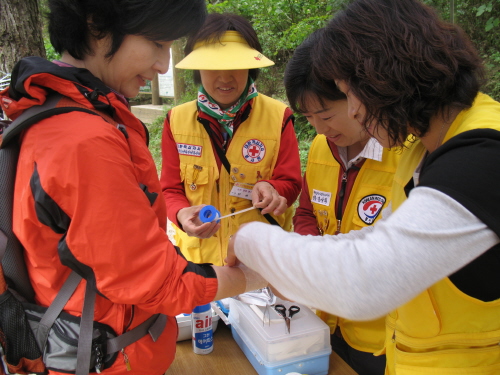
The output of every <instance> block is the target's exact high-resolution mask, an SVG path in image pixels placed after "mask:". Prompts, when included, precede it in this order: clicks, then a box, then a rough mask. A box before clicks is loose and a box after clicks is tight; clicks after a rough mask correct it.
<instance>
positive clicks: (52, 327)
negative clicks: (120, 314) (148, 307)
mask: <svg viewBox="0 0 500 375" xmlns="http://www.w3.org/2000/svg"><path fill="white" fill-rule="evenodd" d="M62 98H63V96H62V95H60V94H51V95H49V96H48V97H47V100H46V101H45V103H44V104H43V105H40V106H34V107H32V108H30V109H28V110H26V111H25V112H23V114H22V115H21V116H19V117H18V118H17V119H16V120H15V121H12V122H11V121H5V120H2V121H0V197H2V198H1V200H0V260H1V267H0V351H1V352H2V353H0V355H1V358H0V363H1V364H2V365H3V368H2V367H1V366H0V374H1V373H2V372H3V371H4V372H5V373H7V374H32V373H36V374H44V373H46V372H47V369H50V370H54V371H60V372H65V373H74V374H77V375H80V374H88V373H89V372H101V371H102V370H104V369H106V368H108V367H110V366H111V365H112V364H113V363H114V361H115V359H116V357H117V354H118V352H119V351H120V350H122V349H123V348H125V347H126V346H127V345H130V344H131V343H133V342H135V341H137V340H139V339H140V338H142V337H143V336H145V335H146V334H148V333H149V334H150V335H151V337H152V339H153V340H154V341H156V339H157V338H158V337H159V335H160V334H161V333H162V331H163V329H164V327H165V324H166V316H165V315H163V314H156V315H153V316H151V317H150V318H149V319H148V320H146V321H145V322H143V323H142V324H140V325H139V326H137V327H136V328H134V329H133V330H131V331H128V332H126V333H124V334H122V335H120V336H117V335H116V333H115V332H114V331H113V330H112V329H111V327H109V326H107V325H105V324H102V323H99V322H94V320H93V319H94V302H95V296H96V292H97V289H96V286H95V282H94V281H93V280H87V286H86V290H85V299H84V304H83V309H82V316H81V318H79V317H76V316H73V315H70V314H68V313H65V312H63V311H62V310H63V308H64V306H65V305H66V303H67V301H68V300H69V298H70V297H71V295H72V294H73V292H74V291H75V289H76V287H77V286H78V284H79V283H80V281H81V280H82V277H81V276H80V275H78V274H77V273H76V272H75V271H72V272H71V274H70V275H69V277H68V279H67V280H66V282H65V283H64V285H63V287H62V288H61V290H60V291H59V293H58V294H57V296H56V298H55V300H54V301H53V302H52V304H51V305H50V306H49V307H48V308H45V307H42V306H39V305H36V304H35V302H34V291H33V288H32V286H31V283H30V280H29V277H28V272H27V269H26V265H25V262H24V255H23V252H24V249H23V247H22V245H21V243H20V242H19V240H18V239H17V238H16V236H15V234H14V233H13V231H12V220H13V219H12V212H13V198H14V183H15V179H16V170H17V160H18V157H19V150H20V142H19V135H20V134H21V132H22V131H23V130H25V129H27V128H29V127H30V126H31V125H33V124H35V123H37V122H39V121H40V120H42V119H45V118H48V117H50V116H54V115H57V114H62V113H68V112H72V111H80V112H85V113H90V114H93V115H97V116H102V115H101V114H100V113H99V112H97V111H93V110H90V109H88V108H82V107H78V106H61V107H57V104H58V103H59V101H60V100H61V99H62ZM75 104H76V103H75ZM103 118H104V119H105V120H106V118H105V117H103ZM117 126H118V128H119V129H120V130H122V131H123V127H122V125H117ZM125 134H126V133H125Z"/></svg>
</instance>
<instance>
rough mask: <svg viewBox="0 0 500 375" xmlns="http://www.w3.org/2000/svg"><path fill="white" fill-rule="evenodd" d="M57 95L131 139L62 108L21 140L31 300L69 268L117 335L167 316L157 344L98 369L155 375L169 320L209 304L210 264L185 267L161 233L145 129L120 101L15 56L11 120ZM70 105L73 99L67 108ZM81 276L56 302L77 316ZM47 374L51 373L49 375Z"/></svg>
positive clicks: (45, 294) (1, 97) (81, 77)
mask: <svg viewBox="0 0 500 375" xmlns="http://www.w3.org/2000/svg"><path fill="white" fill-rule="evenodd" d="M48 90H54V91H57V92H59V93H61V94H63V95H64V96H66V97H69V98H71V99H72V100H73V101H75V102H77V103H78V105H80V106H83V107H88V108H91V109H95V108H98V109H99V110H102V111H104V112H106V113H108V114H109V115H110V116H112V118H113V120H114V121H116V122H117V123H119V124H123V125H125V129H126V133H127V135H128V138H127V137H125V136H124V132H121V131H120V130H118V129H117V127H116V126H115V125H112V124H110V123H109V122H107V121H105V120H104V119H103V118H102V117H101V116H95V115H92V114H87V113H81V112H70V113H67V114H61V115H56V116H53V117H51V118H48V119H44V120H42V121H40V122H39V123H37V124H35V125H33V126H32V127H31V128H29V129H28V130H27V131H26V132H25V133H24V135H23V138H22V147H21V154H20V157H19V165H18V170H17V173H18V174H17V177H16V186H15V198H14V201H15V204H14V231H15V233H16V235H17V236H18V237H19V239H20V240H21V242H22V244H23V245H24V247H25V249H26V254H25V259H26V263H27V267H28V272H29V275H30V278H31V280H32V284H33V286H34V289H35V294H36V300H37V303H39V304H41V305H43V306H48V305H49V304H50V303H51V302H52V300H53V299H54V297H55V296H56V294H57V292H58V291H59V289H60V288H61V286H62V284H63V282H64V281H65V279H66V278H67V276H68V274H69V273H70V268H71V269H73V270H76V271H77V273H79V274H80V275H82V276H83V277H84V278H86V279H89V278H94V279H95V281H96V285H97V289H98V293H99V294H98V296H97V300H96V304H95V318H94V319H95V320H96V321H99V322H101V323H105V324H107V325H109V326H110V327H112V328H113V329H114V331H115V332H116V333H117V334H121V333H123V332H125V331H127V330H130V329H132V328H134V327H135V326H137V325H138V324H140V323H142V322H143V321H145V320H146V319H148V318H149V317H150V316H151V315H152V314H156V313H163V314H165V315H168V316H169V318H168V321H167V325H166V327H165V330H164V331H163V334H162V335H161V336H160V338H159V339H158V340H157V341H156V342H153V340H152V339H151V337H150V336H149V335H146V336H145V337H143V338H142V339H140V340H139V341H137V342H135V343H133V344H132V345H129V346H128V347H126V348H125V349H124V351H125V354H126V355H127V356H128V359H129V363H130V367H131V371H130V372H127V371H126V366H125V360H124V359H125V357H124V355H123V353H118V357H117V359H116V360H115V362H114V364H113V365H112V366H111V367H110V368H109V369H107V370H104V371H103V372H104V373H105V374H125V373H127V374H131V375H132V374H148V375H151V374H153V375H154V374H156V375H160V374H163V373H164V372H165V371H166V369H167V368H168V367H169V365H170V364H171V362H172V361H173V358H174V354H175V343H176V339H177V331H178V328H177V324H176V320H175V315H177V314H179V313H189V312H191V310H192V309H193V307H195V306H197V305H201V304H205V303H208V302H210V301H212V300H213V299H214V297H215V294H216V291H217V279H216V276H215V272H214V271H213V269H212V268H211V267H210V266H207V265H195V264H193V263H190V262H188V261H186V260H185V259H184V258H183V257H182V255H181V254H180V252H179V251H177V249H176V248H175V247H174V246H173V245H172V243H171V242H169V240H168V237H167V235H166V233H165V228H166V208H165V201H164V199H163V198H162V193H161V188H160V183H159V181H158V174H157V170H156V168H155V164H154V162H153V159H152V157H151V154H150V152H149V150H148V146H147V142H148V132H147V129H146V128H145V127H144V125H143V124H142V123H141V122H140V121H139V120H138V119H137V118H136V117H135V116H134V115H133V114H132V113H131V112H130V110H129V108H128V106H127V104H126V103H125V102H124V101H123V99H122V100H120V98H119V97H118V96H117V95H116V94H115V93H113V92H112V91H111V90H110V89H109V88H108V87H106V86H105V85H104V84H103V83H102V82H101V81H100V80H99V79H97V78H96V77H94V76H93V75H92V74H91V73H90V72H89V71H87V70H86V69H79V68H73V67H61V66H58V65H56V64H54V63H51V62H48V61H46V60H44V59H41V58H37V57H30V58H26V59H23V60H21V61H20V62H19V63H18V64H17V65H16V67H15V68H14V71H13V73H12V82H11V86H10V88H7V89H5V90H4V91H3V92H1V93H0V104H1V106H2V109H3V111H4V112H5V113H6V114H7V115H8V116H9V117H10V118H12V119H15V118H16V117H17V116H19V115H20V114H21V113H22V112H23V111H24V110H25V109H26V108H29V107H31V106H33V105H37V104H42V103H43V102H44V101H45V98H46V95H47V91H48ZM72 105H75V103H72ZM85 284H86V282H85V281H82V282H81V283H80V285H79V286H78V289H77V290H76V292H75V294H74V295H73V296H72V298H71V299H70V301H69V302H68V304H67V305H66V307H65V311H66V312H68V313H71V314H73V315H78V316H80V315H81V308H82V302H83V295H84V291H85ZM51 373H52V374H54V372H51Z"/></svg>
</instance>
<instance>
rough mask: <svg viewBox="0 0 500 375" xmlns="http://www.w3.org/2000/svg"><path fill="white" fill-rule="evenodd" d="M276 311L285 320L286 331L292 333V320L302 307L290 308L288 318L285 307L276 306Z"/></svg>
mask: <svg viewBox="0 0 500 375" xmlns="http://www.w3.org/2000/svg"><path fill="white" fill-rule="evenodd" d="M274 310H276V312H277V313H278V314H280V315H281V317H282V318H283V319H285V323H286V330H287V332H288V333H290V319H292V317H293V316H294V315H295V314H297V313H298V312H299V311H300V307H299V306H295V305H292V306H290V307H289V308H288V316H286V307H285V305H282V304H278V305H276V306H274Z"/></svg>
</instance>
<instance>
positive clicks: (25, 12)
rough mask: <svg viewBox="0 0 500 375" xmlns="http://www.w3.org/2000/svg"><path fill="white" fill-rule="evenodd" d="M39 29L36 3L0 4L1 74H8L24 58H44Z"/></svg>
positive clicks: (20, 0)
mask: <svg viewBox="0 0 500 375" xmlns="http://www.w3.org/2000/svg"><path fill="white" fill-rule="evenodd" d="M42 27H43V26H42V18H41V14H40V8H39V6H38V0H1V1H0V71H3V72H5V73H9V72H10V71H11V70H12V68H13V67H14V65H15V64H16V62H17V61H19V60H20V59H22V58H23V57H27V56H40V57H44V58H45V47H44V45H43V36H42ZM0 74H1V73H0Z"/></svg>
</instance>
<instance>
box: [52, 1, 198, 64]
mask: <svg viewBox="0 0 500 375" xmlns="http://www.w3.org/2000/svg"><path fill="white" fill-rule="evenodd" d="M49 9H50V11H49V14H48V20H49V27H48V29H49V35H50V42H51V43H52V46H53V47H54V49H55V50H56V51H57V52H59V53H63V52H64V51H67V52H68V53H69V54H70V55H71V56H72V57H74V58H75V59H79V60H82V59H83V57H84V56H85V55H88V54H91V53H92V52H93V51H92V48H91V45H90V40H91V39H90V38H91V37H95V38H97V39H102V38H104V37H106V36H110V37H111V46H110V49H109V51H108V53H107V54H106V57H108V58H111V57H113V55H114V54H115V53H116V51H118V49H119V48H120V46H121V44H122V42H123V38H124V37H125V36H126V35H140V36H144V37H145V38H147V39H149V40H153V41H172V40H175V39H178V38H180V37H182V36H185V35H188V34H189V33H191V32H195V31H196V30H197V29H198V28H199V27H200V25H201V24H203V22H204V20H205V17H206V5H205V1H204V0H49Z"/></svg>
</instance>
